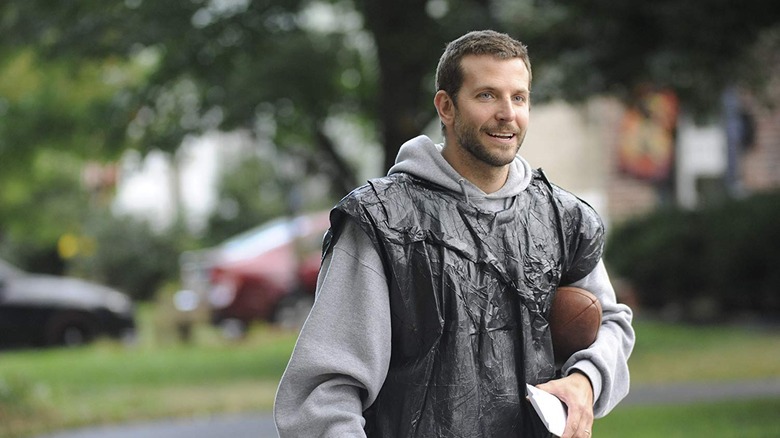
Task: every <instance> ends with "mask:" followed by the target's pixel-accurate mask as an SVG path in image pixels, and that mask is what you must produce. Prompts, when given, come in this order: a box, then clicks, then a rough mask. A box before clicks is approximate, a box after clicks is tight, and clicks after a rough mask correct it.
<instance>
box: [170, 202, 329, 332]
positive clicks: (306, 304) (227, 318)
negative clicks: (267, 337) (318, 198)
mask: <svg viewBox="0 0 780 438" xmlns="http://www.w3.org/2000/svg"><path fill="white" fill-rule="evenodd" d="M329 224H330V222H329V219H328V212H327V211H325V212H318V213H313V214H306V215H301V216H297V217H293V218H279V219H276V220H273V221H271V222H268V223H266V224H263V225H261V226H259V227H257V228H254V229H251V230H249V231H246V232H244V233H242V234H239V235H237V236H235V237H233V238H230V239H228V240H227V241H225V242H224V243H222V244H220V245H219V246H217V247H215V248H213V249H210V250H205V251H198V252H193V253H187V254H184V255H183V257H182V268H183V271H184V275H185V284H187V283H189V284H190V285H193V284H197V283H200V284H201V286H200V287H197V286H196V287H195V288H199V289H202V291H201V292H202V293H204V294H205V295H206V296H207V299H208V302H209V305H210V309H211V320H212V322H213V323H214V324H217V325H220V326H222V327H223V328H225V329H226V330H227V332H228V333H229V334H230V333H232V334H241V333H243V332H244V330H245V329H246V328H247V326H248V325H249V324H250V323H251V322H253V321H269V322H273V323H276V324H279V325H281V326H284V327H288V328H295V327H300V325H301V324H302V323H303V321H304V320H305V318H306V316H307V315H308V313H309V310H310V309H311V306H312V304H313V303H314V289H315V287H316V283H317V275H318V273H319V269H320V260H321V251H322V238H323V237H324V235H325V232H326V231H327V229H328V226H329ZM193 275H200V276H201V277H200V278H199V279H198V278H195V279H193V278H192V276H193ZM188 276H189V277H190V278H189V281H188V278H187V277H188ZM190 287H191V288H192V286H190Z"/></svg>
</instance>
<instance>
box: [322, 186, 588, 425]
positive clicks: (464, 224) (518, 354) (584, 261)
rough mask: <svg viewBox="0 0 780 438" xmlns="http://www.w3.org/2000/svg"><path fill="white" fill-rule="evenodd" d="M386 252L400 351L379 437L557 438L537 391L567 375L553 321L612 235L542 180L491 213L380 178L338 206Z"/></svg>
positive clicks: (380, 409) (381, 399) (374, 418)
mask: <svg viewBox="0 0 780 438" xmlns="http://www.w3.org/2000/svg"><path fill="white" fill-rule="evenodd" d="M347 217H351V218H353V219H354V220H356V221H357V222H358V223H359V224H360V225H361V227H362V228H363V229H364V230H365V231H366V232H367V233H368V235H369V237H371V239H372V241H373V242H374V244H375V245H376V247H377V249H378V251H379V253H380V255H382V257H383V260H384V266H385V270H386V272H385V274H386V276H387V278H388V281H389V286H390V307H391V320H392V330H393V332H392V339H393V345H392V356H391V363H390V370H389V371H388V375H387V378H386V380H385V384H384V386H383V388H382V390H381V391H380V393H379V396H378V398H377V400H376V401H375V402H374V404H373V405H372V406H371V407H370V408H369V409H368V411H366V412H365V413H364V415H365V417H366V421H367V424H366V431H367V434H368V436H381V437H401V436H403V437H438V436H447V437H460V436H463V437H513V436H522V437H536V436H549V434H548V432H547V431H546V430H545V429H544V426H543V425H541V423H540V421H539V419H538V417H537V416H536V415H535V414H533V413H532V411H531V408H530V405H529V404H528V403H527V401H526V400H525V384H526V383H530V384H532V385H533V384H538V383H541V382H545V381H548V380H550V379H551V378H553V377H554V375H555V372H556V370H555V364H554V358H553V351H552V342H551V338H550V330H549V326H548V323H547V316H548V315H549V309H550V305H551V302H552V297H553V294H554V291H555V289H556V287H557V286H558V285H559V284H567V283H570V282H573V281H576V280H578V279H579V278H581V277H583V276H584V275H586V274H587V273H588V272H590V271H591V270H592V269H593V268H594V267H595V265H596V263H598V260H599V258H600V257H601V251H602V234H603V228H602V226H601V223H600V221H599V219H598V216H597V215H596V214H595V212H593V210H592V209H591V208H590V207H588V206H587V204H585V203H584V202H582V201H580V200H579V199H577V198H576V197H574V196H573V195H571V194H568V193H567V192H564V191H562V190H560V189H558V188H557V187H554V186H552V185H550V184H549V183H548V182H547V180H546V179H545V178H544V177H543V175H541V174H540V173H535V177H534V179H533V180H532V183H531V185H530V187H529V188H528V189H527V190H525V191H524V192H523V193H522V194H521V195H519V196H517V197H516V198H515V199H514V201H513V203H512V205H511V207H510V208H508V209H507V210H504V211H500V212H495V213H494V212H487V211H482V210H480V209H478V208H477V207H475V206H473V205H471V204H469V203H468V202H467V201H466V198H464V197H463V196H460V194H459V193H452V192H449V191H447V190H444V189H442V188H441V187H438V186H436V185H433V184H431V183H429V182H426V181H424V180H420V179H417V178H414V177H412V176H409V175H405V174H394V175H391V176H389V177H386V178H381V179H377V180H372V181H371V182H370V184H369V185H368V186H365V187H364V188H361V189H358V190H356V191H354V192H353V193H352V194H350V195H348V196H347V197H346V198H345V199H343V200H342V202H340V203H339V205H338V206H337V207H336V209H334V211H333V213H332V215H331V220H332V223H333V226H332V228H331V231H330V232H329V233H328V236H327V238H326V243H325V248H324V249H325V251H327V250H328V248H330V246H331V245H332V244H333V243H335V240H336V239H338V230H339V229H340V226H339V224H340V223H341V221H343V220H345V218H347Z"/></svg>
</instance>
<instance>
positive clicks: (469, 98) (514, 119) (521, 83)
mask: <svg viewBox="0 0 780 438" xmlns="http://www.w3.org/2000/svg"><path fill="white" fill-rule="evenodd" d="M461 68H462V69H463V85H462V86H461V88H460V91H459V92H458V95H457V105H456V106H455V109H454V112H455V118H454V122H453V127H452V131H453V133H454V137H455V138H454V140H455V142H456V144H457V145H458V146H459V147H460V148H461V149H463V150H464V151H465V152H467V153H468V154H470V155H471V156H472V157H473V158H475V159H477V160H478V161H480V162H482V163H484V164H487V165H489V166H494V167H501V166H505V165H507V164H509V163H511V162H512V160H513V159H514V157H515V155H516V154H517V151H518V150H519V149H520V146H521V145H522V143H523V139H524V138H525V134H526V130H527V127H528V119H529V109H530V101H529V98H530V91H529V81H528V80H529V78H528V70H527V69H526V67H525V64H524V63H523V61H522V60H520V59H516V58H513V59H507V60H502V59H498V58H494V57H492V56H475V55H469V56H466V57H464V58H463V59H462V60H461Z"/></svg>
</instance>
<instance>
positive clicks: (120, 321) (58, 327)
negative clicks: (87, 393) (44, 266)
mask: <svg viewBox="0 0 780 438" xmlns="http://www.w3.org/2000/svg"><path fill="white" fill-rule="evenodd" d="M134 330H135V317H134V306H133V303H132V301H131V300H130V298H129V297H128V296H127V295H125V294H123V293H121V292H119V291H116V290H114V289H111V288H109V287H106V286H102V285H99V284H95V283H90V282H87V281H84V280H80V279H76V278H68V277H57V276H51V275H39V274H31V273H27V272H24V271H22V270H21V269H18V268H16V267H14V266H12V265H10V264H9V263H7V262H5V261H2V260H0V347H3V348H5V347H18V346H55V345H63V346H74V345H81V344H85V343H88V342H90V341H92V340H94V339H95V338H98V337H111V338H116V339H129V338H132V336H133V333H134Z"/></svg>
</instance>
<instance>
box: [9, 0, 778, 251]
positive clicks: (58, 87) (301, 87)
mask: <svg viewBox="0 0 780 438" xmlns="http://www.w3.org/2000/svg"><path fill="white" fill-rule="evenodd" d="M779 5H780V3H777V2H774V1H770V0H742V1H740V2H736V1H734V0H707V1H703V2H690V1H679V0H658V1H654V2H638V3H637V2H618V1H614V0H394V1H375V0H257V1H252V0H187V1H174V2H166V1H152V0H100V1H98V0H81V1H72V0H64V1H51V0H8V1H4V2H2V3H0V60H2V61H0V75H2V81H0V167H1V168H2V172H0V201H3V202H4V206H5V205H12V206H13V205H15V206H17V207H18V208H16V207H14V208H9V209H6V210H4V211H3V212H2V214H0V221H2V222H3V223H2V224H0V227H2V228H0V237H2V234H3V233H8V229H9V224H10V223H12V222H14V221H15V222H16V225H13V226H12V227H10V228H14V227H19V226H20V225H19V224H20V223H23V222H25V221H26V220H27V218H28V217H32V216H31V215H32V214H33V213H32V212H33V211H34V208H35V207H36V205H35V202H30V200H31V199H33V196H32V194H33V193H36V190H37V189H36V188H33V187H30V188H29V189H28V191H29V193H27V194H26V195H25V196H23V197H18V196H17V192H18V191H20V190H21V191H24V190H25V189H24V187H25V184H24V183H25V182H26V181H29V182H30V184H31V185H32V184H40V183H41V181H44V180H46V177H45V176H41V175H39V176H36V177H30V176H29V175H28V172H29V171H30V170H35V169H36V167H35V166H36V165H35V163H36V162H38V161H39V160H41V159H42V158H41V154H44V155H45V153H44V152H41V151H60V152H62V153H72V154H74V155H75V156H77V157H81V158H87V157H88V158H89V159H96V160H110V159H115V158H116V157H117V156H118V155H119V154H120V153H121V152H122V151H123V150H125V149H126V148H135V149H138V150H139V151H141V152H142V153H147V152H149V151H152V150H161V151H164V152H167V153H169V154H170V155H171V156H175V154H176V151H177V149H178V148H179V147H180V145H181V144H182V140H184V139H185V138H187V137H188V136H198V135H201V134H203V133H204V132H207V131H212V130H223V131H232V130H245V131H246V132H250V133H251V134H252V135H253V136H254V137H255V138H256V139H257V140H258V141H268V142H271V143H273V144H274V145H275V147H276V148H277V149H278V150H279V151H280V152H279V156H285V155H287V156H291V157H296V159H297V160H299V161H300V162H303V163H305V169H306V173H307V174H314V175H321V176H325V177H326V178H328V179H329V180H330V181H331V185H332V192H333V193H334V195H335V196H337V197H338V196H339V195H343V194H344V193H346V192H347V191H348V190H350V189H352V188H353V187H354V186H355V185H356V184H358V183H359V182H360V181H358V179H357V177H356V171H355V170H356V167H357V162H356V161H355V158H354V157H353V156H352V155H350V154H348V153H345V152H344V151H345V149H344V147H343V146H344V145H343V144H342V142H343V139H342V138H341V137H342V136H341V135H340V133H339V132H338V131H333V130H329V129H327V128H328V124H329V121H332V120H334V119H339V118H342V119H346V118H348V119H349V120H352V121H355V122H356V123H358V124H362V125H363V126H365V127H366V128H365V132H368V133H369V134H368V135H367V137H368V140H367V141H369V142H373V141H378V142H379V143H381V145H382V146H383V151H384V157H383V158H384V168H388V167H389V166H390V165H391V164H392V162H393V160H394V159H395V156H396V153H397V150H398V148H399V147H400V145H401V144H402V143H403V142H404V141H405V140H407V139H409V138H410V137H413V136H415V135H418V134H419V133H420V132H421V131H422V130H423V129H424V128H425V127H426V126H428V125H429V124H430V123H431V121H433V120H435V116H436V114H435V111H434V110H433V107H432V104H431V100H432V97H433V94H434V90H433V82H434V81H433V74H434V71H435V67H436V64H437V61H438V57H439V55H440V53H441V51H442V50H443V48H444V46H445V44H446V43H447V42H448V41H451V40H452V39H454V38H456V37H458V36H460V35H462V34H463V33H465V32H467V31H469V30H472V29H480V28H494V29H496V30H499V31H504V32H508V33H510V34H512V35H513V36H516V37H517V38H519V39H520V40H522V41H524V42H525V43H526V44H528V45H529V48H530V52H531V56H532V60H533V64H534V78H535V79H534V80H535V82H534V100H535V101H537V102H538V101H541V100H545V99H556V98H560V99H566V100H582V99H585V98H587V97H588V96H592V95H594V94H612V95H617V96H621V97H623V98H627V99H628V98H630V97H631V94H632V91H633V90H634V89H635V88H636V87H637V86H640V85H643V84H652V85H656V86H668V87H670V88H672V89H674V91H676V92H677V93H678V95H679V96H680V97H681V100H682V103H683V106H684V107H686V108H688V109H694V110H697V111H701V112H706V110H709V111H712V110H713V109H714V108H717V105H715V102H717V99H719V97H720V93H721V90H722V89H723V88H724V87H725V86H727V85H733V84H735V83H737V84H740V83H750V82H754V81H755V76H756V75H755V72H757V71H761V69H760V68H758V67H760V63H757V62H756V59H758V60H759V62H760V61H762V60H765V59H763V58H761V55H759V57H758V58H756V55H755V53H756V52H755V51H754V50H753V48H754V47H755V46H756V42H757V41H763V42H764V45H765V51H764V52H759V53H763V54H764V55H767V54H770V55H771V54H772V53H775V54H774V55H772V56H775V57H776V56H777V55H776V53H777V52H778V50H777V49H778V47H780V43H779V42H780V36H778V35H780V31H779V30H778V29H780V28H779V27H778V23H780V11H779V9H780V6H779ZM775 62H777V60H775ZM46 153H49V152H46ZM64 161H67V160H64ZM37 169H40V168H37ZM71 178H77V176H76V175H75V173H74V174H73V175H71ZM14 196H17V198H13V197H14ZM14 199H16V201H14ZM19 199H27V200H28V201H25V202H27V203H26V204H25V203H24V202H21V201H19ZM9 200H10V201H9ZM11 201H14V202H16V204H14V203H13V202H11ZM8 202H11V203H10V204H7V203H8ZM245 204H246V205H250V204H251V203H250V202H246V203H245ZM23 205H26V207H25V208H26V210H24V209H21V206H23ZM23 210H24V211H23ZM11 211H15V212H17V213H16V215H15V216H13V217H12V216H11V213H9V212H11ZM215 220H216V219H215ZM22 225H23V224H22Z"/></svg>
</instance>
